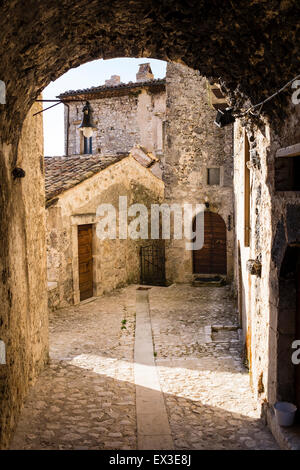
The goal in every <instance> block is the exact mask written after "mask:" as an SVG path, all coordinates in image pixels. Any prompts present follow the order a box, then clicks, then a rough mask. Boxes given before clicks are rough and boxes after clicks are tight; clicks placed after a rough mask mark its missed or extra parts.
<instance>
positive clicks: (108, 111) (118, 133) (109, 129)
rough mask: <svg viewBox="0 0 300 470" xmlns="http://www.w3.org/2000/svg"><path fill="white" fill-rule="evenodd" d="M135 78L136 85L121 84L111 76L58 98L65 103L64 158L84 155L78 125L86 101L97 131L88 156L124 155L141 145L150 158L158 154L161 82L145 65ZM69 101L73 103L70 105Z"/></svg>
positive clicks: (162, 98) (162, 113) (162, 104)
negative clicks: (101, 81)
mask: <svg viewBox="0 0 300 470" xmlns="http://www.w3.org/2000/svg"><path fill="white" fill-rule="evenodd" d="M136 75H137V81H136V82H129V83H127V84H125V83H121V82H120V77H119V76H118V75H113V76H112V77H111V79H110V80H106V82H105V85H103V86H100V87H94V88H90V89H88V90H76V91H71V92H65V93H63V94H61V95H60V96H59V98H60V99H62V100H68V106H66V107H65V154H66V155H78V154H83V153H85V147H84V137H83V135H82V132H80V129H79V125H80V123H81V118H82V107H83V104H84V102H85V101H86V100H88V101H89V102H90V104H91V108H92V116H93V123H94V125H95V126H96V128H97V129H96V131H95V132H94V134H93V137H92V141H91V148H90V147H89V148H88V153H92V154H97V155H117V154H120V153H124V154H126V153H129V152H130V150H131V149H132V148H133V147H134V146H135V145H137V144H141V145H143V146H144V147H145V148H146V149H147V151H150V152H152V153H154V155H161V154H162V146H163V136H162V128H163V121H164V116H165V103H166V99H165V80H164V79H154V77H153V74H152V71H151V68H150V65H149V64H141V65H140V68H139V71H138V72H137V74H136ZM72 99H74V100H77V101H74V103H72ZM78 100H79V101H78ZM80 100H81V102H80Z"/></svg>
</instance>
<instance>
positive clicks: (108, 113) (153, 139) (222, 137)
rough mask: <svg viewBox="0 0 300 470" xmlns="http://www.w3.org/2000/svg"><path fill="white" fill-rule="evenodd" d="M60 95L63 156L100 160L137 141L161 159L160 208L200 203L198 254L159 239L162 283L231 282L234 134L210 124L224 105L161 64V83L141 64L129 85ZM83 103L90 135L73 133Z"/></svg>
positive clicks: (198, 81)
mask: <svg viewBox="0 0 300 470" xmlns="http://www.w3.org/2000/svg"><path fill="white" fill-rule="evenodd" d="M221 96H222V95H221ZM59 98H60V99H61V100H63V101H67V106H66V108H65V152H66V155H75V154H77V155H78V154H86V155H94V154H97V155H99V156H103V158H107V155H121V154H124V153H126V152H129V151H130V149H131V147H132V146H133V145H136V144H141V145H142V146H143V147H144V148H145V149H146V151H147V152H152V154H153V155H154V156H157V157H158V158H159V159H160V167H161V168H162V170H163V181H164V183H165V187H166V194H165V203H169V204H170V205H172V204H179V205H180V206H181V208H182V207H183V205H184V204H186V203H189V204H193V205H194V206H195V205H196V204H202V205H203V204H205V205H206V212H205V227H206V228H205V230H206V235H205V240H204V247H203V249H201V250H195V251H194V252H191V251H188V250H186V249H185V240H184V239H182V240H175V239H174V238H172V239H171V240H166V242H165V245H166V250H165V259H162V260H161V263H163V265H162V266H161V269H162V270H164V271H165V277H166V281H167V282H168V283H172V282H193V281H194V280H195V279H198V278H199V276H200V278H201V279H202V280H203V278H211V276H216V275H218V276H221V277H222V278H226V279H227V280H229V281H230V280H232V277H233V228H234V227H233V197H232V194H233V193H232V180H233V162H232V137H233V134H232V127H230V128H226V129H225V130H224V129H218V128H216V126H215V125H214V118H215V110H216V109H217V108H219V107H222V106H223V107H224V105H225V106H227V104H226V103H224V98H216V97H215V96H214V95H213V94H212V93H211V92H210V87H209V86H208V84H207V80H206V79H205V78H203V77H201V76H200V75H199V74H197V73H193V72H192V71H190V70H189V69H187V68H186V67H180V66H178V65H176V66H175V65H174V64H173V65H172V64H168V66H167V75H166V78H165V79H154V76H153V74H152V71H151V68H150V65H149V64H147V63H146V64H141V65H140V67H139V70H138V72H137V74H136V82H129V83H128V84H123V83H121V82H120V77H119V76H118V75H114V76H112V77H111V78H110V79H109V80H106V82H105V85H103V86H100V87H94V88H90V89H84V90H77V91H67V92H65V93H63V94H61V95H60V96H59ZM85 100H88V101H89V103H90V105H91V109H92V120H93V124H94V126H95V132H94V134H93V136H92V137H91V138H86V137H84V136H83V134H82V132H80V129H79V124H80V122H81V116H82V102H83V101H85ZM157 165H158V164H157ZM194 215H195V216H196V213H195V214H194ZM172 223H173V219H172V216H171V224H172ZM171 232H172V231H171ZM164 262H165V265H164ZM154 282H155V280H154Z"/></svg>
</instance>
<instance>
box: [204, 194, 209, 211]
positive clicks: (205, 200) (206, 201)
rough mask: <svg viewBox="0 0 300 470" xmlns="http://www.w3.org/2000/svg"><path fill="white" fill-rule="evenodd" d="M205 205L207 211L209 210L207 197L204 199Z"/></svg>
mask: <svg viewBox="0 0 300 470" xmlns="http://www.w3.org/2000/svg"><path fill="white" fill-rule="evenodd" d="M204 205H205V207H206V209H208V208H209V202H208V197H207V196H205V198H204Z"/></svg>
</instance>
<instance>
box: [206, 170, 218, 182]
mask: <svg viewBox="0 0 300 470" xmlns="http://www.w3.org/2000/svg"><path fill="white" fill-rule="evenodd" d="M207 184H209V185H220V168H207Z"/></svg>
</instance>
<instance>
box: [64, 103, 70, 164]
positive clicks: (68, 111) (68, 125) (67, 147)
mask: <svg viewBox="0 0 300 470" xmlns="http://www.w3.org/2000/svg"><path fill="white" fill-rule="evenodd" d="M63 103H64V105H65V106H67V129H66V131H67V135H66V156H67V157H68V155H69V127H70V106H69V105H68V104H67V103H65V102H63Z"/></svg>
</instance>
